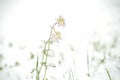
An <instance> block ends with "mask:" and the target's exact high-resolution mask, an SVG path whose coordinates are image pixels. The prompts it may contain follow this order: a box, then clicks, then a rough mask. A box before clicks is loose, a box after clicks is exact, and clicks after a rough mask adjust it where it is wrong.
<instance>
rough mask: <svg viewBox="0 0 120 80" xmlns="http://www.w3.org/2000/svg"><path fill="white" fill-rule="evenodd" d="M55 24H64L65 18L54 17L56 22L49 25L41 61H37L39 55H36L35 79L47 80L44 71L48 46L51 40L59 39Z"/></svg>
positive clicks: (59, 33)
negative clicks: (49, 29)
mask: <svg viewBox="0 0 120 80" xmlns="http://www.w3.org/2000/svg"><path fill="white" fill-rule="evenodd" d="M57 26H59V27H60V26H62V27H63V26H65V20H64V18H63V17H62V16H59V17H58V18H57V19H56V22H55V23H54V24H53V25H52V26H51V31H50V33H49V37H48V39H47V40H46V41H44V47H43V50H42V61H40V62H39V55H37V61H36V69H34V70H35V71H36V80H40V79H41V80H47V78H46V73H47V69H48V55H49V51H50V50H51V49H50V47H51V45H53V42H55V41H59V40H60V39H61V32H59V31H58V30H57V29H56V27H57Z"/></svg>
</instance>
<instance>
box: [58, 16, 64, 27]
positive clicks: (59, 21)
mask: <svg viewBox="0 0 120 80" xmlns="http://www.w3.org/2000/svg"><path fill="white" fill-rule="evenodd" d="M56 20H57V22H56V23H57V24H58V25H59V26H64V25H65V20H64V18H63V17H62V16H59V18H58V19H56Z"/></svg>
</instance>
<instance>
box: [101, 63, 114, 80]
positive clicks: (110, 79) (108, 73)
mask: <svg viewBox="0 0 120 80" xmlns="http://www.w3.org/2000/svg"><path fill="white" fill-rule="evenodd" d="M103 66H104V68H105V71H106V73H107V75H108V78H109V80H112V78H111V76H110V72H109V71H108V69H107V68H106V66H105V65H104V64H103Z"/></svg>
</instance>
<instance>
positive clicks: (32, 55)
mask: <svg viewBox="0 0 120 80" xmlns="http://www.w3.org/2000/svg"><path fill="white" fill-rule="evenodd" d="M34 57H35V55H34V54H33V53H32V52H31V54H30V59H31V60H32V59H34Z"/></svg>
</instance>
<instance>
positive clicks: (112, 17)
mask: <svg viewBox="0 0 120 80" xmlns="http://www.w3.org/2000/svg"><path fill="white" fill-rule="evenodd" d="M119 4H120V2H119V1H117V0H114V1H112V0H1V1H0V54H2V55H3V56H4V58H3V61H1V62H0V66H2V67H3V65H6V64H7V65H6V67H5V69H3V70H1V71H0V80H32V77H34V73H33V74H31V70H32V69H33V68H35V65H36V57H35V58H34V59H33V60H31V59H30V55H31V54H34V55H35V56H36V54H37V53H40V52H41V49H40V46H41V45H42V40H46V39H47V37H48V36H49V31H50V28H49V26H50V25H52V24H53V23H54V21H55V19H56V18H57V17H58V16H59V15H62V16H63V17H64V18H65V22H66V26H65V28H60V31H61V34H62V40H61V41H60V42H59V43H56V44H55V45H54V46H53V50H54V53H55V54H54V55H53V56H54V57H50V58H49V62H50V63H54V64H55V65H56V68H50V69H49V70H48V73H47V76H48V77H49V79H50V80H70V79H71V80H101V79H102V80H109V78H108V76H107V74H106V72H105V69H104V67H103V66H100V67H99V69H98V72H96V74H95V76H92V77H88V76H87V75H86V74H87V71H88V70H87V69H88V68H87V57H86V55H87V52H88V53H89V54H90V55H91V56H93V55H95V56H96V57H101V56H102V55H100V54H99V53H96V52H95V51H94V50H93V49H92V46H91V44H92V41H96V40H99V41H100V42H102V43H103V44H106V45H107V46H108V47H109V45H110V44H111V43H112V41H113V40H114V37H115V36H116V35H117V36H118V37H119V26H120V22H119V20H120V16H119V13H120V12H119V8H120V7H119ZM119 44H120V39H119V38H118V42H117V47H116V48H115V49H113V50H112V51H113V53H116V54H117V56H120V55H119V52H120V50H119V48H120V46H119ZM108 50H109V49H108ZM98 55H99V56H98ZM60 62H61V64H58V63H60ZM119 63H120V60H119V59H118V60H115V61H114V60H110V61H108V62H107V63H106V66H107V67H109V70H110V72H111V75H112V78H113V80H119V78H120V77H119V74H120V70H119V69H116V67H115V66H114V65H117V66H118V67H120V65H119ZM19 64H20V65H19ZM15 65H16V67H14V66H15ZM90 71H91V70H90ZM91 73H92V72H91ZM70 75H71V76H72V75H73V76H74V79H73V78H72V77H69V76H70ZM33 79H34V78H33ZM34 80H35V79H34Z"/></svg>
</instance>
